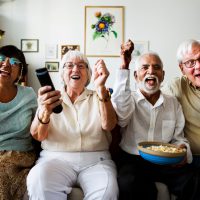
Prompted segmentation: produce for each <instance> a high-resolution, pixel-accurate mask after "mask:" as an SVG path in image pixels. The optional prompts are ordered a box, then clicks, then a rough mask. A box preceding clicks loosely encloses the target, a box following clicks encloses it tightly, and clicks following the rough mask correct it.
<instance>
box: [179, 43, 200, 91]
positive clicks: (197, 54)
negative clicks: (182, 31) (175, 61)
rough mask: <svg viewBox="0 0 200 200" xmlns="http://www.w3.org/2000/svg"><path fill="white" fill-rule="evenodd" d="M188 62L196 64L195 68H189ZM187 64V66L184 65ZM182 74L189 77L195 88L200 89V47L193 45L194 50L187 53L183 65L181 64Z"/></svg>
mask: <svg viewBox="0 0 200 200" xmlns="http://www.w3.org/2000/svg"><path fill="white" fill-rule="evenodd" d="M188 61H189V62H190V63H191V62H195V65H194V66H193V67H190V68H188V65H186V64H187V63H188ZM184 63H185V64H184ZM179 67H180V69H181V71H182V73H183V74H184V75H185V76H187V78H188V79H189V80H190V81H191V83H192V85H193V86H195V87H200V45H198V44H196V45H193V46H192V48H191V49H190V50H189V51H188V52H186V53H185V55H184V59H183V60H182V63H180V64H179Z"/></svg>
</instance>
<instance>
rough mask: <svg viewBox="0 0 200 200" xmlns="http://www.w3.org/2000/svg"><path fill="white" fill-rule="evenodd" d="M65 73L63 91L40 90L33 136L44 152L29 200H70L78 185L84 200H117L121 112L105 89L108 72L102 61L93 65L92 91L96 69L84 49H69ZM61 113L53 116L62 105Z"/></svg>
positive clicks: (30, 185) (31, 182)
mask: <svg viewBox="0 0 200 200" xmlns="http://www.w3.org/2000/svg"><path fill="white" fill-rule="evenodd" d="M61 64H62V68H61V70H60V74H61V78H62V80H63V83H64V87H63V91H62V92H61V93H60V92H59V91H57V90H56V91H50V90H51V87H50V86H45V87H41V88H40V89H39V91H38V103H39V106H38V110H37V114H36V116H35V118H34V121H33V123H32V126H31V133H32V136H33V137H34V138H35V139H37V140H39V141H42V144H41V146H42V149H43V150H42V151H41V153H40V158H39V159H38V161H37V164H36V165H35V167H33V168H32V170H31V171H30V173H29V175H28V178H27V187H28V194H29V197H30V199H32V200H36V199H48V200H55V199H56V200H66V199H67V196H68V194H69V193H70V192H71V190H72V187H73V186H75V185H78V186H80V187H81V188H82V190H83V192H84V199H87V200H94V199H99V200H100V199H101V200H102V199H105V200H116V199H117V198H118V186H117V180H116V168H115V164H114V163H113V161H112V160H111V156H110V153H109V150H108V149H109V144H110V142H111V133H110V130H112V129H113V128H114V127H115V125H116V121H117V119H116V114H115V111H114V109H113V106H112V104H111V101H110V95H109V92H108V91H107V89H106V87H105V82H106V80H107V78H108V76H109V72H108V70H107V68H106V65H105V63H104V61H103V60H98V61H97V62H96V64H95V66H94V74H93V77H94V84H95V88H96V91H92V90H88V89H87V88H86V86H87V85H88V84H89V82H90V78H91V69H90V66H89V62H88V60H87V58H86V57H85V56H84V55H83V54H82V53H80V52H79V51H77V50H75V51H69V52H67V53H66V54H65V55H64V57H63V59H62V62H61ZM61 103H62V106H63V111H62V112H61V113H60V114H55V113H53V112H52V110H53V108H55V107H56V106H57V105H59V104H61Z"/></svg>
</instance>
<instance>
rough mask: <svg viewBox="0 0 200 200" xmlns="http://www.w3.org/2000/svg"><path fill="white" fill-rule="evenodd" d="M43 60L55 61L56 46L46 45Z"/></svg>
mask: <svg viewBox="0 0 200 200" xmlns="http://www.w3.org/2000/svg"><path fill="white" fill-rule="evenodd" d="M45 58H46V59H57V45H56V44H46V45H45Z"/></svg>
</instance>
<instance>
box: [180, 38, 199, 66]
mask: <svg viewBox="0 0 200 200" xmlns="http://www.w3.org/2000/svg"><path fill="white" fill-rule="evenodd" d="M198 45H200V42H199V41H197V40H193V39H189V40H185V41H184V42H182V43H181V44H180V45H179V47H178V49H177V53H176V58H177V60H178V63H179V64H181V63H182V61H183V59H184V57H185V54H187V53H188V52H189V51H191V49H192V47H193V46H198Z"/></svg>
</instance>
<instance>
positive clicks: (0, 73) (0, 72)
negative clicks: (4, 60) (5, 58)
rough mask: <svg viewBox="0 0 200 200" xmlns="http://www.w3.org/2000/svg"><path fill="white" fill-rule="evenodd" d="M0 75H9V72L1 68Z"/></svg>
mask: <svg viewBox="0 0 200 200" xmlns="http://www.w3.org/2000/svg"><path fill="white" fill-rule="evenodd" d="M0 75H1V76H9V75H10V72H8V71H5V70H3V69H1V70H0Z"/></svg>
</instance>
